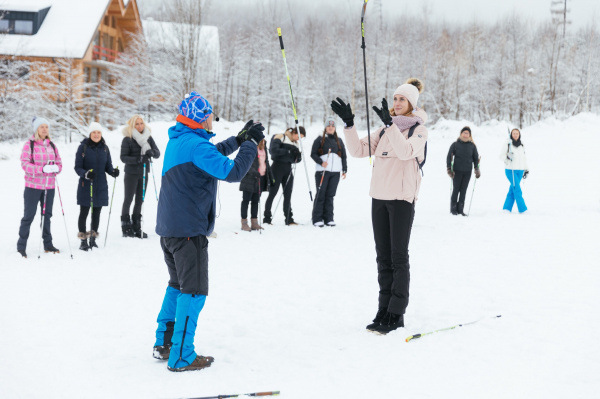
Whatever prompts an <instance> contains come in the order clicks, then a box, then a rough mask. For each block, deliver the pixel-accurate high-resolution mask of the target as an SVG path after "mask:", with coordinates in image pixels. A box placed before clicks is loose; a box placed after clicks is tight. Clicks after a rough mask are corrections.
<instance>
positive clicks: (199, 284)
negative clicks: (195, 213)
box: [160, 235, 208, 295]
mask: <svg viewBox="0 0 600 399" xmlns="http://www.w3.org/2000/svg"><path fill="white" fill-rule="evenodd" d="M160 246H161V248H162V250H163V254H164V257H165V262H166V264H167V269H168V271H169V287H173V288H175V289H176V290H179V291H181V293H183V294H192V295H208V239H207V238H206V236H202V235H200V236H196V237H161V238H160Z"/></svg>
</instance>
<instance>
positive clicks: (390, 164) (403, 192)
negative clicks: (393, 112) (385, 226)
mask: <svg viewBox="0 0 600 399" xmlns="http://www.w3.org/2000/svg"><path fill="white" fill-rule="evenodd" d="M414 114H415V115H416V116H418V117H420V118H421V119H422V120H423V123H425V122H427V114H426V113H425V111H423V110H422V109H419V110H417V111H415V112H414ZM382 129H383V127H381V128H379V129H378V130H377V131H376V132H375V133H372V134H371V152H372V154H373V155H374V156H375V160H374V162H373V175H372V177H371V190H370V191H369V195H370V196H371V197H373V198H375V199H379V200H404V201H408V202H411V203H412V202H413V201H416V200H417V199H418V194H419V187H420V186H421V172H420V171H419V165H418V163H417V161H416V160H415V158H417V159H418V160H419V161H421V162H422V161H423V157H424V152H425V143H426V141H427V134H428V133H427V129H426V128H425V126H423V125H419V126H418V127H417V128H416V129H415V131H414V133H413V135H412V137H411V138H410V139H407V137H408V130H409V129H406V130H404V131H403V132H400V130H399V129H398V127H397V126H396V125H394V124H392V126H390V127H388V128H386V131H385V134H384V135H383V136H382V137H381V138H379V133H380V132H381V130H382ZM344 136H345V137H346V147H347V148H348V150H349V152H350V155H352V156H353V157H357V158H364V157H368V156H369V144H368V141H367V137H364V138H362V139H359V138H358V133H357V132H356V127H355V126H352V127H351V128H345V129H344Z"/></svg>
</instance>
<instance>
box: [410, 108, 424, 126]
mask: <svg viewBox="0 0 600 399" xmlns="http://www.w3.org/2000/svg"><path fill="white" fill-rule="evenodd" d="M412 113H413V115H414V116H418V117H419V118H421V120H422V121H423V125H424V124H426V123H427V113H426V112H425V111H424V110H423V108H417V109H414V110H413V112H412Z"/></svg>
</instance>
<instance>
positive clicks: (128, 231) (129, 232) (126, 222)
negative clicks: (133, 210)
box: [121, 215, 135, 237]
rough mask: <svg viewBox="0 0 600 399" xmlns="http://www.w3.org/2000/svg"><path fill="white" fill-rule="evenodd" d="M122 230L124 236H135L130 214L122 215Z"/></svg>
mask: <svg viewBox="0 0 600 399" xmlns="http://www.w3.org/2000/svg"><path fill="white" fill-rule="evenodd" d="M121 230H123V237H135V235H134V234H133V228H132V227H131V219H129V215H127V216H121Z"/></svg>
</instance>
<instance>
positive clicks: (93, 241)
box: [88, 230, 98, 249]
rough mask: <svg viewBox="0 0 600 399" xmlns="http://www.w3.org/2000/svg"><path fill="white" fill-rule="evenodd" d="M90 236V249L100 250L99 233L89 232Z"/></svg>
mask: <svg viewBox="0 0 600 399" xmlns="http://www.w3.org/2000/svg"><path fill="white" fill-rule="evenodd" d="M88 236H89V237H90V249H94V248H98V245H96V238H97V237H98V232H97V231H94V230H92V231H89V232H88Z"/></svg>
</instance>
